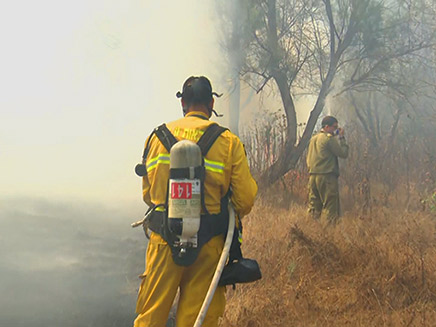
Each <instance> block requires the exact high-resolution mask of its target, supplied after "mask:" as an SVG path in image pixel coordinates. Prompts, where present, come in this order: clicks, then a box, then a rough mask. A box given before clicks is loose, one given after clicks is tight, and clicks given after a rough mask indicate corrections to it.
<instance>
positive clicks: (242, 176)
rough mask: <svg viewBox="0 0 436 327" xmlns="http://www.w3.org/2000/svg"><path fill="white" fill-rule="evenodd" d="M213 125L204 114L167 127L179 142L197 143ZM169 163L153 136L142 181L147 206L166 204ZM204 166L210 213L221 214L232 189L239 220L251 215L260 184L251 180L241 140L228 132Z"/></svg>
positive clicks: (213, 147)
mask: <svg viewBox="0 0 436 327" xmlns="http://www.w3.org/2000/svg"><path fill="white" fill-rule="evenodd" d="M199 116H201V117H204V119H203V118H200V117H199ZM210 124H213V122H212V121H210V120H208V119H207V116H206V115H205V114H204V113H201V112H190V113H188V114H187V115H186V116H185V117H184V118H181V119H179V120H176V121H174V122H171V123H168V124H167V127H168V129H169V130H170V131H171V133H173V135H174V136H175V137H176V139H177V140H182V139H187V140H191V141H193V142H197V141H198V139H199V138H200V136H201V135H202V134H203V133H204V131H205V130H206V128H207V127H208V126H209V125H210ZM147 141H148V139H147ZM147 141H146V144H147ZM169 159H170V156H169V154H168V152H167V151H166V149H165V147H164V146H163V145H162V143H161V142H160V141H159V139H158V138H157V137H156V135H152V138H151V140H150V143H149V152H148V155H147V160H146V163H145V164H146V167H147V175H146V176H144V177H143V183H142V189H143V197H144V201H145V202H146V203H147V204H148V205H152V204H160V203H165V201H166V195H167V185H168V176H169V163H170V160H169ZM204 165H205V169H206V179H205V204H206V208H207V210H208V211H209V212H210V213H211V214H216V213H219V212H220V200H221V198H222V197H223V196H224V195H225V194H226V192H227V190H228V189H229V186H231V188H232V196H231V199H232V203H233V205H234V207H235V211H236V212H237V213H238V214H239V216H240V217H242V216H244V215H246V214H248V213H249V212H250V210H251V208H252V206H253V204H254V199H255V197H256V193H257V184H256V182H255V181H254V179H253V177H252V176H251V173H250V170H249V167H248V162H247V158H246V156H245V150H244V147H243V145H242V143H241V141H240V140H239V138H238V137H237V136H236V135H234V134H233V133H231V132H230V131H228V130H227V131H225V132H224V133H222V134H221V135H220V136H219V137H218V139H217V140H216V141H215V143H214V144H213V145H212V147H211V148H210V150H209V152H208V154H207V155H206V158H205V163H204Z"/></svg>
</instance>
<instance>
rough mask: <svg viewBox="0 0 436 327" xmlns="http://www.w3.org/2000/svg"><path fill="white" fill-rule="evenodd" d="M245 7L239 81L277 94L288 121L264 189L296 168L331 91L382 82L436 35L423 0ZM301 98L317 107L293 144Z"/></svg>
mask: <svg viewBox="0 0 436 327" xmlns="http://www.w3.org/2000/svg"><path fill="white" fill-rule="evenodd" d="M247 1H248V0H247ZM418 2H419V5H418ZM247 3H248V5H247V6H246V8H245V10H246V17H247V19H246V25H245V28H244V29H240V31H242V32H243V33H244V36H243V39H244V42H246V44H247V46H246V47H245V46H244V48H243V50H244V56H243V57H242V58H244V59H243V60H242V63H243V64H242V68H241V70H240V74H241V75H242V77H243V78H244V80H245V81H246V82H247V83H248V84H249V85H251V86H252V87H253V88H254V89H255V90H256V91H257V92H262V91H263V90H264V88H265V86H267V85H268V86H269V87H272V88H274V89H276V90H277V91H278V94H279V95H280V98H281V102H282V105H283V111H284V114H285V118H286V126H285V142H284V144H283V148H282V150H281V153H280V155H279V156H278V158H277V159H276V160H275V161H274V162H273V164H271V165H270V166H269V167H268V168H267V169H266V170H265V171H264V173H263V174H262V176H261V178H260V183H261V185H263V186H268V185H271V184H272V183H274V182H275V181H277V180H278V179H279V178H280V177H282V176H283V175H284V174H286V173H287V172H288V171H289V170H290V169H292V168H293V167H294V166H295V165H296V163H297V161H298V160H299V158H300V157H301V155H302V153H303V151H304V150H305V148H306V147H307V145H308V142H309V140H310V137H311V136H312V133H313V130H314V128H315V125H316V122H317V120H318V118H319V116H320V114H321V112H322V110H323V109H324V106H325V103H326V99H327V96H328V95H329V93H330V92H331V90H332V89H333V87H335V88H336V89H337V90H338V91H339V92H340V91H349V90H356V89H358V88H361V89H363V88H364V87H365V86H368V85H373V86H374V85H377V83H384V82H387V81H388V80H389V79H387V78H386V76H389V75H390V67H392V65H395V64H396V63H398V62H402V61H403V60H406V59H407V60H414V57H415V56H416V55H417V54H422V51H423V50H425V49H427V48H430V47H431V46H433V40H434V37H435V35H434V29H433V30H432V29H431V28H429V27H428V26H425V24H430V23H429V22H431V21H432V20H431V19H430V18H429V19H427V18H426V19H425V20H422V17H421V15H427V16H428V15H432V13H433V12H432V11H431V10H430V9H431V6H434V5H433V4H432V3H431V2H429V1H427V0H417V1H415V2H414V3H413V5H412V4H411V2H407V1H403V0H392V1H380V0H249V1H248V2H247ZM427 9H428V10H427ZM417 13H420V14H419V15H418V14H417ZM421 13H422V14H421ZM433 17H434V16H433ZM418 27H419V28H418ZM244 44H245V43H244ZM303 92H304V93H306V94H311V95H313V96H314V97H315V98H316V101H315V104H314V106H313V108H312V110H311V113H310V116H309V119H308V121H307V124H306V125H305V128H304V131H303V133H302V135H301V137H298V134H297V133H298V126H299V124H298V122H297V115H296V107H295V100H296V97H297V96H298V94H301V93H303Z"/></svg>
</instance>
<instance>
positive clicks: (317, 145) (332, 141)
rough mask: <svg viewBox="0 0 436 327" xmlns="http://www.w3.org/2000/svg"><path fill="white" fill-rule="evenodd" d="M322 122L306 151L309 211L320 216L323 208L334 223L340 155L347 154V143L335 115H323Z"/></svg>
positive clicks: (337, 197) (336, 207)
mask: <svg viewBox="0 0 436 327" xmlns="http://www.w3.org/2000/svg"><path fill="white" fill-rule="evenodd" d="M321 125H322V129H321V131H320V132H319V133H317V134H315V135H314V136H313V137H312V139H311V140H310V144H309V150H308V152H307V167H308V169H309V174H310V177H309V213H310V214H312V216H313V218H315V219H319V218H320V216H321V212H322V210H323V209H324V210H325V213H326V214H327V219H328V221H329V223H332V224H334V223H336V221H337V219H338V217H339V187H338V177H339V164H338V157H339V158H346V157H347V156H348V145H347V143H346V142H345V136H344V130H343V129H342V128H338V120H337V119H336V118H335V117H333V116H326V117H324V119H323V120H322V123H321Z"/></svg>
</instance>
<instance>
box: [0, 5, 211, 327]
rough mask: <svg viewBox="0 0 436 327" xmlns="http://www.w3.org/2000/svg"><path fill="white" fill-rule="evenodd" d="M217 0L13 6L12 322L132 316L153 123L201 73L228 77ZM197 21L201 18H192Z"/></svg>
mask: <svg viewBox="0 0 436 327" xmlns="http://www.w3.org/2000/svg"><path fill="white" fill-rule="evenodd" d="M210 15H211V2H210V1H194V0H187V1H169V2H159V1H134V0H132V1H121V2H120V1H112V0H110V1H107V0H105V1H103V0H95V1H83V0H79V1H74V2H71V3H67V2H59V1H54V0H42V1H38V2H35V1H20V2H8V3H4V4H2V5H1V9H0V38H1V40H2V41H1V42H2V51H1V53H0V71H1V74H0V90H1V91H0V93H1V96H0V151H1V155H0V158H1V159H0V162H1V163H0V168H1V172H0V230H1V231H2V232H1V233H0V294H2V296H1V298H0V325H1V326H5V327H9V326H17V327H18V326H29V325H32V326H35V327H36V326H41V327H42V326H44V327H47V326H126V325H128V324H129V323H130V322H132V321H133V318H134V310H135V300H136V290H137V288H138V287H139V282H140V281H139V279H138V278H137V276H138V275H139V274H141V273H142V272H143V269H144V267H143V265H144V251H145V246H146V244H145V238H144V235H143V232H142V230H139V229H138V230H132V229H131V228H130V223H131V222H133V221H136V220H138V219H140V218H141V216H142V214H143V212H144V210H145V206H144V204H143V203H142V199H141V180H140V179H139V178H138V177H137V176H135V175H134V171H133V168H134V166H135V164H136V163H137V162H138V161H139V160H140V158H141V155H142V148H143V145H144V141H145V138H146V136H147V135H148V134H149V133H150V132H151V130H152V128H153V127H155V126H156V125H157V124H160V123H161V122H163V121H167V120H173V119H176V118H178V117H181V108H180V104H179V100H178V99H176V97H175V93H176V92H177V91H178V90H180V88H181V86H182V83H183V81H184V80H185V78H186V77H188V76H190V75H191V74H205V75H208V76H209V77H210V78H211V80H212V81H216V82H215V83H214V84H215V85H217V88H219V86H218V84H219V80H218V74H217V72H218V68H217V67H218V66H217V65H215V64H213V61H216V60H217V58H219V53H218V51H219V50H218V49H217V48H218V47H217V45H216V38H215V35H216V34H215V27H214V26H213V24H212V23H211V22H210V19H211V18H210V17H211V16H210ZM187 22H189V23H187Z"/></svg>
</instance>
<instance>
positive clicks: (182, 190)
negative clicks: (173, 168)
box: [171, 182, 192, 199]
mask: <svg viewBox="0 0 436 327" xmlns="http://www.w3.org/2000/svg"><path fill="white" fill-rule="evenodd" d="M191 198H192V184H191V183H185V182H173V183H171V199H191Z"/></svg>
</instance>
